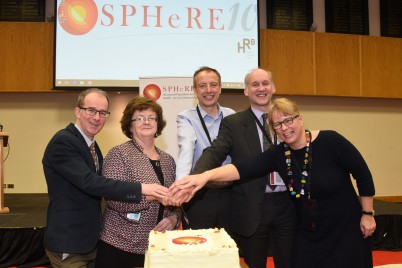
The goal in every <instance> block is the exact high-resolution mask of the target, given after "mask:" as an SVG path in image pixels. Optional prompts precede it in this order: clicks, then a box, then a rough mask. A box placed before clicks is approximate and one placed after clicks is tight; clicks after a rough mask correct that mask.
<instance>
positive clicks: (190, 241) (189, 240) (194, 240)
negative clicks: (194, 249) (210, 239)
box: [172, 236, 207, 245]
mask: <svg viewBox="0 0 402 268" xmlns="http://www.w3.org/2000/svg"><path fill="white" fill-rule="evenodd" d="M172 242H173V244H178V245H198V244H202V243H205V242H207V239H206V238H204V237H198V236H182V237H177V238H174V239H173V240H172Z"/></svg>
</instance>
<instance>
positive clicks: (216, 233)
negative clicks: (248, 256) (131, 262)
mask: <svg viewBox="0 0 402 268" xmlns="http://www.w3.org/2000/svg"><path fill="white" fill-rule="evenodd" d="M144 267H145V268H162V267H163V268H188V267H191V268H205V267H219V268H238V267H240V260H239V250H238V248H237V246H236V243H235V242H234V240H233V239H232V238H231V237H230V236H229V235H228V233H227V232H226V231H225V230H224V229H201V230H176V231H165V232H157V231H151V232H150V234H149V245H148V250H147V252H146V254H145V266H144Z"/></svg>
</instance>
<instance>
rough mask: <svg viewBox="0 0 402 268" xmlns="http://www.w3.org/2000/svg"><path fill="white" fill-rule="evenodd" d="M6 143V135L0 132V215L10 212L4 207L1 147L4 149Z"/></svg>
mask: <svg viewBox="0 0 402 268" xmlns="http://www.w3.org/2000/svg"><path fill="white" fill-rule="evenodd" d="M7 143H8V134H7V133H6V132H0V179H1V187H0V188H1V191H0V192H1V194H0V213H9V212H10V210H9V209H8V208H7V207H4V162H3V161H4V159H3V151H4V150H3V147H6V146H7Z"/></svg>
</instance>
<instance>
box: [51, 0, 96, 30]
mask: <svg viewBox="0 0 402 268" xmlns="http://www.w3.org/2000/svg"><path fill="white" fill-rule="evenodd" d="M57 17H58V20H59V23H60V25H61V27H62V28H63V29H64V30H65V31H66V32H68V33H70V34H72V35H83V34H86V33H88V32H89V31H90V30H92V28H93V27H94V26H95V24H96V21H97V20H98V8H97V6H96V4H95V2H94V1H92V0H65V1H63V2H62V3H61V4H60V5H59V8H58V10H57Z"/></svg>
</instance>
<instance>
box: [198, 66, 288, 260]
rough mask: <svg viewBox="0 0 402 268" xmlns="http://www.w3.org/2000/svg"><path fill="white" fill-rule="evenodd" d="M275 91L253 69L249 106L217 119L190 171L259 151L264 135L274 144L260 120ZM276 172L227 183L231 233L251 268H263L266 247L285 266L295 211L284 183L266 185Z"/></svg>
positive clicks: (268, 75) (262, 73)
mask: <svg viewBox="0 0 402 268" xmlns="http://www.w3.org/2000/svg"><path fill="white" fill-rule="evenodd" d="M274 92H275V86H274V83H273V80H272V74H271V73H270V72H268V71H265V70H263V69H255V70H253V71H251V72H250V73H249V74H247V75H246V77H245V89H244V95H246V96H247V97H248V98H249V102H250V108H248V109H247V110H244V111H242V112H238V113H236V114H233V115H229V116H227V117H225V118H224V119H223V120H222V126H221V129H220V130H219V134H218V137H217V138H216V139H215V140H214V141H213V143H212V146H210V147H208V148H206V149H205V150H204V152H203V153H202V156H201V157H200V159H199V160H198V161H197V163H196V165H195V167H194V170H193V172H192V173H193V174H196V173H202V172H204V171H206V170H210V169H212V168H216V167H218V166H220V164H221V163H222V161H223V160H224V159H225V158H226V156H228V155H230V156H231V158H232V162H236V161H238V160H241V159H243V158H248V157H250V156H253V155H256V154H260V153H261V152H262V151H263V150H264V139H268V140H267V141H268V142H269V143H271V144H272V142H275V140H272V139H271V137H272V135H270V133H269V131H267V130H266V129H265V128H264V121H263V119H262V118H263V116H264V114H265V113H266V112H267V111H268V107H269V104H270V101H271V98H272V95H273V93H274ZM275 176H279V175H278V174H269V175H268V176H265V177H260V178H250V179H249V180H242V181H236V182H235V183H234V184H233V186H232V198H231V207H230V213H229V214H230V216H229V225H230V231H231V233H232V234H233V236H234V239H235V240H236V242H237V244H238V247H239V249H240V253H241V254H242V255H243V257H244V259H245V262H246V263H247V265H248V266H249V267H250V268H265V267H266V261H267V251H268V245H270V247H271V248H272V252H273V258H274V263H275V267H276V268H289V267H290V260H291V258H290V256H291V250H292V246H293V233H294V224H295V210H294V206H293V203H292V202H291V200H290V197H289V195H288V193H287V191H286V187H285V186H284V185H275V186H274V185H270V180H269V177H271V178H273V177H275ZM279 181H281V180H280V179H279ZM269 241H271V243H269Z"/></svg>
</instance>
